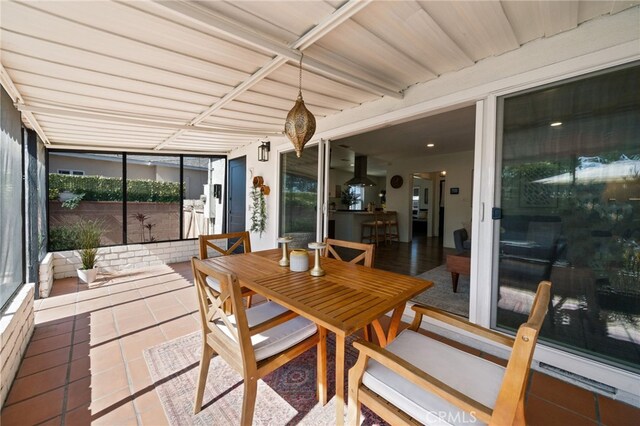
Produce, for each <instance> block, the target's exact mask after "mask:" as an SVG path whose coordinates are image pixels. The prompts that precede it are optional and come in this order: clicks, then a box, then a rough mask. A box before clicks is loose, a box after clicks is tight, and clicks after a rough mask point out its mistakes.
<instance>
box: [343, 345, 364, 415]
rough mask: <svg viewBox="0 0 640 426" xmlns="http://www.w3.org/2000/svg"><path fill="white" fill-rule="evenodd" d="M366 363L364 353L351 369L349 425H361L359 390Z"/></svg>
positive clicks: (348, 408) (348, 407) (348, 409)
mask: <svg viewBox="0 0 640 426" xmlns="http://www.w3.org/2000/svg"><path fill="white" fill-rule="evenodd" d="M365 365H366V357H363V356H362V354H360V356H359V357H358V362H356V364H355V365H354V366H353V367H351V369H350V370H349V390H348V393H349V395H348V401H349V403H348V405H347V425H349V426H359V425H360V409H361V408H362V407H361V405H362V404H361V403H360V401H359V398H358V392H360V384H361V383H362V374H363V372H364V367H365Z"/></svg>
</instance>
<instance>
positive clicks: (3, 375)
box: [0, 284, 35, 406]
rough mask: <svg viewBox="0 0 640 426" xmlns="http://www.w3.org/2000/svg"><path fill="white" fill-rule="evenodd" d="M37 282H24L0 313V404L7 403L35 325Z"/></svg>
mask: <svg viewBox="0 0 640 426" xmlns="http://www.w3.org/2000/svg"><path fill="white" fill-rule="evenodd" d="M34 291H35V285H34V284H25V285H23V286H22V288H20V290H19V291H18V293H17V294H16V295H15V296H14V297H13V299H12V300H11V302H9V305H8V306H7V307H6V308H5V309H4V310H3V311H2V312H1V315H0V360H1V363H0V364H1V365H0V368H1V370H0V406H2V405H4V400H5V398H6V397H7V393H8V392H9V388H10V387H11V383H12V382H13V378H14V377H15V375H16V372H17V371H18V367H19V366H20V361H21V360H22V355H23V354H24V351H25V350H26V349H27V344H28V343H29V340H30V339H31V335H32V334H33V329H34V327H35V322H34V314H33V296H34Z"/></svg>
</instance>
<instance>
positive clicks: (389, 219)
mask: <svg viewBox="0 0 640 426" xmlns="http://www.w3.org/2000/svg"><path fill="white" fill-rule="evenodd" d="M384 223H385V229H386V231H385V242H386V241H393V240H396V241H400V233H399V232H398V212H395V211H388V212H386V213H385V218H384Z"/></svg>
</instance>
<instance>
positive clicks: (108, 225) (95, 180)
mask: <svg viewBox="0 0 640 426" xmlns="http://www.w3.org/2000/svg"><path fill="white" fill-rule="evenodd" d="M80 169H82V170H83V171H84V173H85V174H84V175H77V174H71V173H64V174H62V173H56V172H57V171H59V170H66V171H69V170H80ZM49 170H50V173H49V194H48V196H49V250H51V251H58V250H72V249H76V248H77V247H76V237H75V234H74V229H75V225H76V224H77V223H78V221H79V220H81V219H82V220H92V221H94V220H97V221H99V222H100V225H101V226H102V227H103V229H104V234H103V236H102V243H101V245H102V246H110V245H116V244H122V155H120V154H93V153H80V152H55V151H50V152H49Z"/></svg>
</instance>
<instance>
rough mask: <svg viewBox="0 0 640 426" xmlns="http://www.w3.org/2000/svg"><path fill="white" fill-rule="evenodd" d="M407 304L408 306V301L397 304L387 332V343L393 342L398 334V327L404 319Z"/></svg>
mask: <svg viewBox="0 0 640 426" xmlns="http://www.w3.org/2000/svg"><path fill="white" fill-rule="evenodd" d="M405 306H407V304H406V303H403V304H402V305H398V306H396V307H395V309H394V310H393V314H391V323H390V324H389V333H388V334H387V344H389V343H391V342H392V341H393V339H395V338H396V335H397V334H398V328H399V327H400V320H402V314H403V313H404V308H405Z"/></svg>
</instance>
